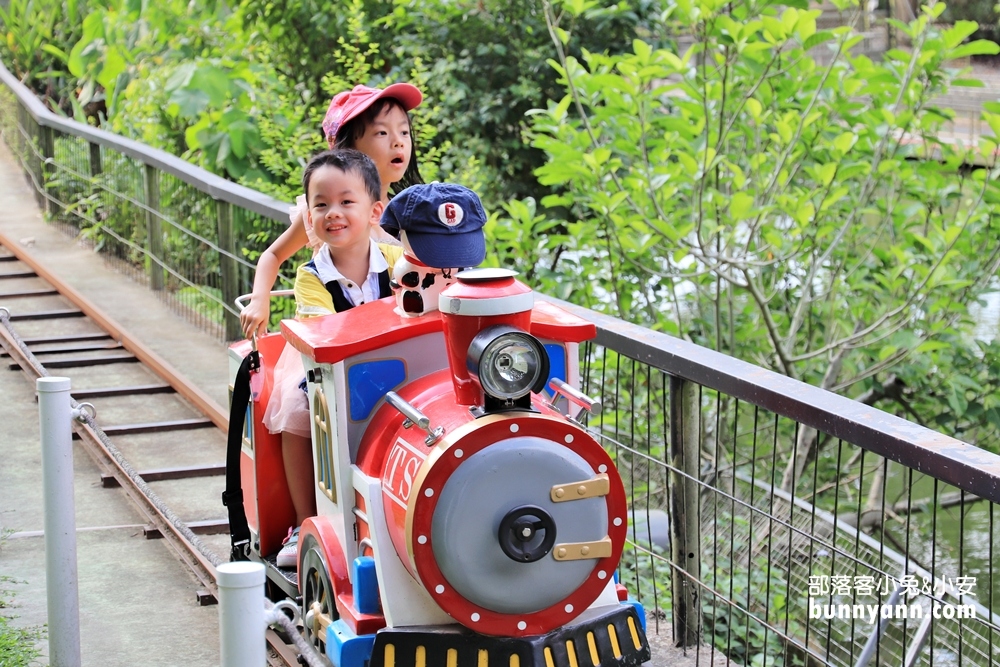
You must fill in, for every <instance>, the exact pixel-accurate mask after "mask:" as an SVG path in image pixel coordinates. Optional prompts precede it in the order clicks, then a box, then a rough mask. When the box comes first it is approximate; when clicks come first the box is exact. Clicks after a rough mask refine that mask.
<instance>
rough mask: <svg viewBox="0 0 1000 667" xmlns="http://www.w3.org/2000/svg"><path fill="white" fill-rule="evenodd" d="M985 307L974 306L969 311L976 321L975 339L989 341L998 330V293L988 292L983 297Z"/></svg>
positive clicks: (994, 336)
mask: <svg viewBox="0 0 1000 667" xmlns="http://www.w3.org/2000/svg"><path fill="white" fill-rule="evenodd" d="M983 300H984V301H985V302H986V305H984V306H980V305H978V304H974V305H973V306H972V307H971V308H970V309H969V310H970V311H972V318H973V319H974V320H975V321H976V329H975V333H974V335H975V337H976V338H978V339H979V340H985V341H990V340H993V339H994V338H996V335H997V331H998V330H1000V292H990V293H989V294H986V295H985V296H984V297H983Z"/></svg>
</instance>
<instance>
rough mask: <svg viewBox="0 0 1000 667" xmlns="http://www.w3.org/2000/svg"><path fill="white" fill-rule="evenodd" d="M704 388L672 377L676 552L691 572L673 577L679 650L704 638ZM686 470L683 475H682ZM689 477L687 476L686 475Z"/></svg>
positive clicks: (676, 557) (673, 542) (672, 493)
mask: <svg viewBox="0 0 1000 667" xmlns="http://www.w3.org/2000/svg"><path fill="white" fill-rule="evenodd" d="M699 423H700V422H699V414H698V385H696V384H694V383H693V382H685V381H684V380H681V379H680V378H677V377H674V376H671V377H670V462H671V465H672V466H673V468H674V469H676V471H675V470H671V472H670V508H671V512H672V515H673V516H671V521H670V530H671V540H670V554H671V559H672V560H673V562H674V563H677V565H679V566H680V567H682V568H683V569H684V570H685V572H686V573H687V574H684V573H681V572H679V571H674V573H673V582H672V585H673V600H674V603H673V626H674V638H675V641H676V644H677V646H679V647H684V648H687V647H693V646H697V645H698V643H699V641H700V639H701V607H700V602H699V601H700V596H699V595H698V587H697V585H696V584H695V582H696V581H700V580H701V526H700V524H699V522H698V503H699V497H700V489H699V485H698V484H697V483H696V482H695V481H694V480H697V479H699V477H698V463H699V456H698V450H699V447H700V444H699V440H698V438H699V435H700V434H699ZM677 471H680V472H677ZM681 473H683V474H681Z"/></svg>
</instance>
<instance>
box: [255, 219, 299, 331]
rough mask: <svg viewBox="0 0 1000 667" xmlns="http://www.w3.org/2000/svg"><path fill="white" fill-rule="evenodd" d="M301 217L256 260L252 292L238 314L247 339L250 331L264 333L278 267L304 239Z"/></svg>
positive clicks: (296, 249)
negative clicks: (248, 301) (247, 302)
mask: <svg viewBox="0 0 1000 667" xmlns="http://www.w3.org/2000/svg"><path fill="white" fill-rule="evenodd" d="M308 240H309V239H308V237H307V236H306V228H305V224H304V223H303V221H302V216H295V217H294V218H293V219H292V224H291V225H289V227H288V229H286V230H285V231H284V232H283V233H282V234H281V236H279V237H278V238H277V239H275V241H274V243H272V244H271V245H270V246H269V247H268V249H267V250H265V251H264V253H263V254H262V255H261V256H260V259H258V260H257V270H256V271H255V272H254V278H253V295H252V296H251V297H250V303H249V304H247V307H246V308H244V309H243V312H241V313H240V326H241V327H242V328H243V334H244V335H245V336H246V337H247V338H250V336H252V335H253V334H254V333H256V334H258V335H263V334H265V333H267V322H268V319H269V318H270V316H271V289H272V288H273V287H274V281H275V280H277V279H278V270H279V269H280V268H281V265H282V264H284V263H285V261H286V260H287V259H288V258H290V257H291V256H292V255H294V254H295V253H296V252H297V251H298V250H299V249H300V248H303V247H305V245H306V243H307V242H308Z"/></svg>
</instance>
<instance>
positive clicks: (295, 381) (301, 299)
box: [264, 149, 402, 567]
mask: <svg viewBox="0 0 1000 667" xmlns="http://www.w3.org/2000/svg"><path fill="white" fill-rule="evenodd" d="M302 186H303V190H305V193H306V203H307V208H306V214H305V223H306V225H308V226H311V227H312V229H313V232H314V233H315V234H316V237H317V238H318V239H319V240H320V241H322V242H323V247H322V248H320V250H319V251H318V252H317V253H316V255H315V256H314V257H313V259H312V261H310V262H308V263H306V264H303V265H302V266H300V267H299V269H298V273H297V274H296V276H295V302H296V305H297V308H298V310H299V312H300V314H303V313H305V312H310V313H313V314H321V313H332V312H341V311H343V310H347V309H349V308H353V307H354V306H360V305H361V304H363V303H368V302H369V301H374V300H376V299H381V298H383V297H387V296H392V292H391V290H390V288H389V267H390V266H391V265H392V264H393V263H395V261H396V260H397V259H398V258H399V256H400V255H401V254H402V248H399V247H397V246H390V245H385V244H377V243H375V242H374V241H372V239H371V229H372V226H373V225H378V223H379V218H380V217H381V215H382V208H383V204H382V201H381V195H380V193H381V183H380V181H379V174H378V169H377V168H376V166H375V163H374V162H372V160H371V158H369V157H368V156H367V155H365V154H364V153H361V152H359V151H356V150H353V149H335V150H330V151H324V152H322V153H320V154H319V155H317V156H316V157H314V158H313V159H312V160H311V161H310V162H309V164H308V166H306V169H305V172H304V173H303V175H302ZM280 365H281V363H280V361H279V366H280ZM294 367H295V366H294V365H293V364H289V368H294ZM297 368H298V374H292V373H287V375H288V377H281V378H279V379H278V380H277V382H278V383H279V389H278V391H276V392H274V394H272V396H271V400H270V403H269V405H268V408H267V412H266V414H265V415H264V425H265V426H267V427H268V429H269V430H270V431H271V432H272V433H275V432H278V431H280V432H281V445H282V459H283V461H284V464H285V478H286V480H287V481H288V488H289V491H290V493H291V496H292V505H293V507H294V508H295V514H296V522H297V524H298V525H301V524H302V522H303V521H304V520H305V519H306V518H308V517H310V516H313V515H314V514H316V497H315V484H314V483H313V469H312V447H311V445H310V440H309V429H308V427H306V428H304V429H298V428H295V426H296V425H299V424H306V425H308V423H309V405H308V400H307V398H306V395H305V394H304V393H303V392H302V391H301V390H300V389H299V384H300V381H301V380H302V377H301V375H300V374H301V373H302V367H301V364H298V366H297ZM275 372H276V374H277V373H278V372H279V369H277V368H276V369H275ZM296 431H298V432H296ZM297 561H298V528H296V529H295V530H294V531H292V532H291V533H290V534H289V537H288V539H287V540H286V541H285V545H284V547H282V549H281V551H280V552H279V553H278V557H277V565H278V567H295V566H296V564H297Z"/></svg>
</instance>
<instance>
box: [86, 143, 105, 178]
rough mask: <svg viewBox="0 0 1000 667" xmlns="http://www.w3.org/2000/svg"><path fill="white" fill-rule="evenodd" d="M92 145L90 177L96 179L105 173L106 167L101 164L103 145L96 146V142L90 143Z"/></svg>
mask: <svg viewBox="0 0 1000 667" xmlns="http://www.w3.org/2000/svg"><path fill="white" fill-rule="evenodd" d="M89 144H90V175H91V177H95V176H97V175H99V174H100V173H101V172H102V171H104V166H103V165H102V164H101V145H100V144H95V143H94V142H92V141H91V142H89Z"/></svg>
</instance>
